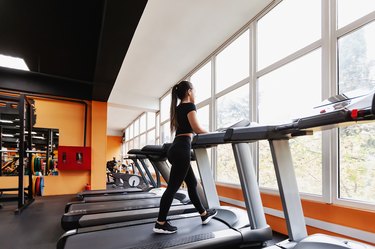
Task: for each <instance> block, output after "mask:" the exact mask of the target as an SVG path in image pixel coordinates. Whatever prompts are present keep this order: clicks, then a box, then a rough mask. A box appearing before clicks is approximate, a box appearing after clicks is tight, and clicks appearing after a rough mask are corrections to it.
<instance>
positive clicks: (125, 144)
mask: <svg viewBox="0 0 375 249" xmlns="http://www.w3.org/2000/svg"><path fill="white" fill-rule="evenodd" d="M128 151H129V143H124V144H122V156H124V155H126V154H127V152H128Z"/></svg>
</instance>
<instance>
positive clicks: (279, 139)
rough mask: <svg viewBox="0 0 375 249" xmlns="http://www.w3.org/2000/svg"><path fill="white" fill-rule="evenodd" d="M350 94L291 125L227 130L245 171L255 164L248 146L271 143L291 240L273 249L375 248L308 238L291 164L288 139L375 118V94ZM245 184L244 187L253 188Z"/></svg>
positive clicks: (336, 239)
mask: <svg viewBox="0 0 375 249" xmlns="http://www.w3.org/2000/svg"><path fill="white" fill-rule="evenodd" d="M348 96H350V95H349V94H341V95H336V96H333V97H331V98H329V99H328V100H326V101H325V102H323V105H321V106H319V107H318V108H317V110H316V114H313V115H311V116H307V117H303V118H300V119H296V120H294V121H293V122H291V123H289V124H283V125H273V126H272V125H271V126H252V127H246V128H231V129H228V130H227V132H226V135H225V140H226V141H229V142H231V143H232V147H233V150H234V153H235V154H237V157H238V158H239V161H238V162H237V164H238V167H239V168H242V170H246V168H245V167H244V165H243V164H242V163H243V162H245V161H252V159H251V154H250V151H249V149H247V150H242V151H241V148H248V147H249V146H248V143H249V142H250V143H251V142H256V141H259V140H268V141H269V145H270V148H271V153H272V159H273V163H274V167H275V172H276V178H277V183H278V186H279V191H280V198H281V202H282V206H283V212H284V216H285V220H286V224H287V229H288V235H289V239H288V240H285V241H282V242H280V243H278V244H276V245H274V246H271V247H267V248H270V249H280V248H293V249H312V248H319V249H344V248H356V249H370V248H372V249H374V248H375V247H373V246H371V245H368V244H365V243H360V242H357V241H353V240H349V239H344V238H339V237H334V236H328V235H324V234H313V235H310V236H308V235H307V230H306V223H305V219H304V214H303V210H302V205H301V199H300V196H299V191H298V186H297V180H296V176H295V172H294V167H293V163H292V157H291V151H290V146H289V139H291V138H293V137H296V136H302V135H309V134H312V132H313V131H315V130H326V129H332V128H337V127H340V126H349V125H351V124H353V123H360V122H369V121H371V120H374V119H375V92H374V91H373V92H370V93H369V94H367V95H362V96H357V97H351V98H350V97H348ZM250 184H251V182H249V181H246V182H245V185H247V186H250Z"/></svg>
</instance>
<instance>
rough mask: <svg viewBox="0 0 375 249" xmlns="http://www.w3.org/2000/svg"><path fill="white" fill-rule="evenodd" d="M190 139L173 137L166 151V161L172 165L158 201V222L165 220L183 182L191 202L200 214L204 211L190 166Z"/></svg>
mask: <svg viewBox="0 0 375 249" xmlns="http://www.w3.org/2000/svg"><path fill="white" fill-rule="evenodd" d="M190 153H191V138H190V137H189V136H177V137H175V139H174V141H173V144H172V146H171V147H170V149H169V151H168V161H169V162H170V163H171V164H172V168H171V173H170V176H169V182H168V186H167V189H166V190H165V192H164V194H163V196H162V197H161V200H160V210H159V216H158V221H165V220H166V219H167V215H168V211H169V208H170V207H171V204H172V201H173V198H174V195H175V193H176V192H177V190H178V189H179V188H180V186H181V184H182V182H183V181H185V183H186V185H187V188H188V194H189V197H190V200H191V202H192V203H193V204H194V206H195V208H196V209H197V211H198V212H199V213H200V214H201V213H203V212H204V211H205V208H204V207H203V205H202V203H201V201H200V199H199V196H198V192H197V184H198V183H197V179H196V178H195V175H194V172H193V169H192V168H191V165H190Z"/></svg>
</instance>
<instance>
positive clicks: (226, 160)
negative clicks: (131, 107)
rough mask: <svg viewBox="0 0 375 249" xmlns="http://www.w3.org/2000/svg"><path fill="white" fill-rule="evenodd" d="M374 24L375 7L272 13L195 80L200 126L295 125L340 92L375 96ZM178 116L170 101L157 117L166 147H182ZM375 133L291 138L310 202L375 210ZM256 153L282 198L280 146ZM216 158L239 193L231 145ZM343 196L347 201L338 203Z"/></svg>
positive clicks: (334, 1)
mask: <svg viewBox="0 0 375 249" xmlns="http://www.w3.org/2000/svg"><path fill="white" fill-rule="evenodd" d="M332 20H337V23H332V22H331V21H332ZM374 20H375V1H374V0H329V1H325V0H303V1H301V0H282V1H275V2H274V3H272V9H269V10H267V11H265V12H262V13H261V14H260V16H259V17H257V19H256V20H255V21H254V22H252V23H250V24H249V26H247V27H244V28H243V29H242V30H239V31H238V34H239V35H237V36H236V37H235V38H234V39H232V40H230V41H228V43H227V44H224V45H223V47H220V48H218V49H217V50H216V51H214V52H213V53H212V54H213V55H212V57H211V58H207V60H206V61H207V63H206V64H204V65H203V63H202V65H203V66H202V67H200V68H199V69H198V70H197V71H196V72H194V73H193V74H192V75H191V76H190V80H191V82H192V83H193V84H194V87H195V88H196V105H197V108H198V110H197V114H198V119H199V121H200V124H201V125H202V126H203V127H204V128H205V129H207V130H209V128H210V127H211V129H218V128H224V127H227V126H228V125H231V124H233V123H235V122H237V121H239V120H242V119H245V118H246V119H249V120H250V121H256V122H259V123H260V124H280V123H290V122H291V121H292V120H293V119H295V118H299V117H303V116H306V115H310V114H311V110H312V108H313V107H315V106H317V105H319V104H320V103H321V101H322V100H323V98H327V97H329V96H331V95H334V94H336V93H337V92H339V93H344V92H348V91H352V90H361V91H370V90H374V89H375V45H374V44H375V38H374V37H375V36H374V35H373V34H375V21H374ZM328 25H329V26H328ZM253 31H256V32H253ZM252 41H256V42H255V43H254V44H253V43H252ZM223 48H224V49H223ZM336 49H337V51H336ZM336 53H337V58H335V55H336ZM188 77H189V75H186V78H188ZM174 83H175V82H171V85H172V84H174ZM213 89H214V91H213ZM169 107H170V93H169V92H168V93H166V95H164V97H163V98H162V99H161V100H160V112H159V113H158V114H157V116H156V120H157V122H156V127H155V133H156V134H155V142H156V143H165V142H170V141H171V139H172V137H171V136H172V135H173V134H170V130H169V123H170V121H169ZM147 117H148V116H147ZM211 121H212V122H213V124H211ZM135 125H136V123H135V122H133V124H132V125H131V126H129V127H128V129H127V130H128V131H126V137H127V138H128V137H129V138H130V141H129V145H128V147H129V148H131V147H132V146H134V145H137V141H136V138H139V136H140V135H142V134H140V135H138V133H137V132H136V130H135V132H133V128H134V127H135ZM150 129H152V128H151V127H148V126H147V131H146V133H147V139H149V136H152V134H153V131H151V130H150ZM373 134H375V125H374V124H361V125H355V126H350V127H346V128H340V129H337V130H330V131H324V132H319V131H315V132H314V134H313V135H307V136H300V137H296V138H292V139H290V141H289V142H290V147H291V153H292V159H293V164H294V167H295V172H296V176H297V182H298V187H299V190H300V191H301V192H303V193H304V195H303V197H304V198H305V197H307V196H308V197H307V198H312V199H314V200H324V201H331V200H332V201H333V202H338V203H340V204H341V202H344V203H345V205H346V204H348V205H358V202H359V201H361V202H367V203H370V205H372V206H371V208H373V204H374V203H375V194H374V193H375V183H374V182H375V181H374V180H373V179H375V166H374V165H375V163H374V161H375V157H374V156H373V155H375V149H374V148H375V136H374V135H373ZM337 138H339V139H338V140H337ZM147 141H149V140H147ZM138 143H139V142H138ZM256 145H258V146H252V147H251V149H252V152H254V153H255V154H254V155H253V156H254V160H257V164H256V166H257V167H259V168H258V173H259V184H260V186H261V187H262V189H264V188H271V189H270V190H269V191H271V192H275V189H276V188H277V183H276V178H275V170H274V166H273V162H272V158H271V152H270V149H269V147H270V146H269V144H268V142H267V141H260V142H258V143H256ZM373 147H374V148H373ZM337 148H338V149H337ZM323 150H324V151H323ZM256 153H258V154H256ZM209 155H210V156H212V160H211V163H212V166H213V167H214V168H213V172H214V174H215V177H216V180H217V181H219V182H224V183H231V184H239V179H238V174H237V169H236V166H235V161H234V157H233V152H232V148H231V146H230V145H220V146H218V147H216V148H213V149H212V150H210V153H209ZM336 162H337V163H336ZM192 164H193V165H195V163H192ZM194 168H195V169H194V170H196V167H195V166H194ZM323 172H324V173H327V175H324V176H326V177H324V176H323ZM336 173H337V174H336ZM336 184H337V185H336ZM325 187H327V188H326V189H323V188H325ZM336 189H338V193H339V199H337V198H334V194H335V192H333V191H335V190H336ZM348 200H354V201H355V202H353V201H348ZM353 203H355V204H353ZM362 206H364V207H367V204H363V203H362V204H361V207H362Z"/></svg>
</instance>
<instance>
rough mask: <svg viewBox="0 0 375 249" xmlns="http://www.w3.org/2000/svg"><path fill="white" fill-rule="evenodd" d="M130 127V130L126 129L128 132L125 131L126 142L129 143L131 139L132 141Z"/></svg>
mask: <svg viewBox="0 0 375 249" xmlns="http://www.w3.org/2000/svg"><path fill="white" fill-rule="evenodd" d="M129 134H130V133H129V127H128V128H126V130H125V141H128V140H129V139H130V136H129Z"/></svg>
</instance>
